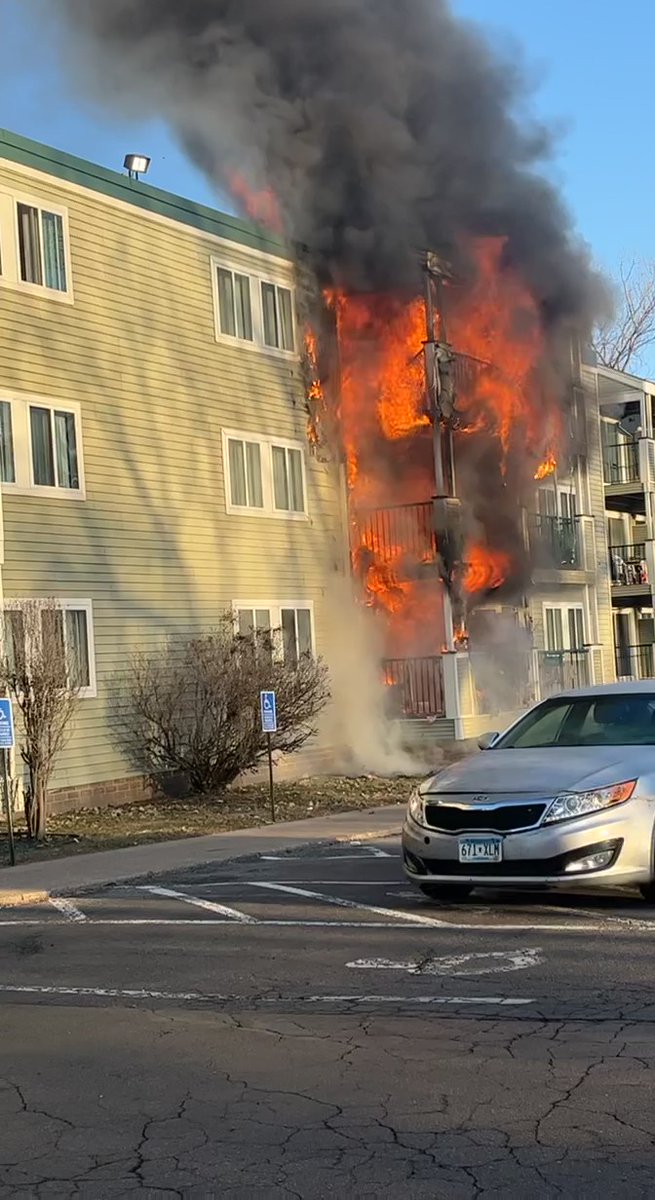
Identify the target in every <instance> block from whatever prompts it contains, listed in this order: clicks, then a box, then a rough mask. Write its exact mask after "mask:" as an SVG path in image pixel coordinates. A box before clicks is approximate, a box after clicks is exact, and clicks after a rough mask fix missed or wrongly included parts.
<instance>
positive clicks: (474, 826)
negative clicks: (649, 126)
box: [425, 802, 547, 833]
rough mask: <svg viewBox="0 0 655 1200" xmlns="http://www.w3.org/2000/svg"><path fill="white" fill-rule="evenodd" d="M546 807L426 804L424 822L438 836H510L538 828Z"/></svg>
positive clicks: (542, 804)
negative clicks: (451, 834)
mask: <svg viewBox="0 0 655 1200" xmlns="http://www.w3.org/2000/svg"><path fill="white" fill-rule="evenodd" d="M546 808H547V805H546V804H544V803H543V802H542V803H540V804H505V805H499V807H498V808H473V807H471V808H461V807H459V806H458V805H454V804H426V806H425V820H426V824H427V825H428V826H429V827H430V829H437V830H439V832H440V833H477V832H478V831H482V830H484V832H485V833H513V832H514V831H516V830H518V829H531V828H532V827H533V826H534V825H538V824H539V821H540V820H541V818H542V816H543V814H544V813H545V811H546Z"/></svg>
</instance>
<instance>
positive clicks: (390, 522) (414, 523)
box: [356, 500, 437, 563]
mask: <svg viewBox="0 0 655 1200" xmlns="http://www.w3.org/2000/svg"><path fill="white" fill-rule="evenodd" d="M432 516H433V514H432V503H431V501H429V500H428V501H426V502H424V503H422V504H399V505H396V506H395V507H394V508H372V509H368V510H367V509H364V510H363V511H360V512H359V513H358V514H357V517H356V529H357V536H358V539H359V544H360V545H363V546H368V548H369V549H370V550H371V551H372V552H373V553H374V554H375V556H376V558H377V560H378V561H379V562H396V561H397V560H398V558H399V557H407V558H408V559H411V560H413V561H415V562H422V563H433V562H435V561H436V557H437V544H436V539H435V535H434V530H433V527H432Z"/></svg>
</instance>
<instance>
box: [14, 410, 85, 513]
mask: <svg viewBox="0 0 655 1200" xmlns="http://www.w3.org/2000/svg"><path fill="white" fill-rule="evenodd" d="M0 482H1V483H3V484H5V485H6V486H7V488H8V489H9V488H10V487H11V488H12V489H13V488H15V490H16V491H19V492H28V491H34V490H41V489H42V488H47V489H48V490H52V492H53V493H55V494H56V495H58V496H62V497H63V496H68V497H70V498H72V499H79V498H80V496H81V494H82V492H83V480H82V462H81V436H80V411H79V408H78V407H77V406H71V407H70V408H63V407H61V408H60V407H57V406H55V405H53V404H50V403H49V402H48V401H45V402H43V401H42V400H40V399H37V398H36V397H27V398H24V399H20V398H18V397H14V396H12V397H11V398H9V397H7V398H6V399H0Z"/></svg>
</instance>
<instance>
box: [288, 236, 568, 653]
mask: <svg viewBox="0 0 655 1200" xmlns="http://www.w3.org/2000/svg"><path fill="white" fill-rule="evenodd" d="M504 250H505V246H504V242H503V240H502V239H487V240H484V241H481V242H478V243H476V244H475V245H474V246H473V247H472V254H473V257H474V259H475V262H476V264H477V270H476V274H475V278H474V280H473V282H472V283H469V284H468V285H467V286H463V287H461V288H459V287H457V286H453V287H452V288H449V302H450V303H449V306H448V307H449V317H448V323H447V324H448V328H447V335H448V339H449V342H450V343H451V345H452V346H453V348H454V350H455V353H456V355H457V356H458V359H457V376H456V377H457V396H458V410H459V415H460V428H461V431H462V434H463V433H467V434H468V435H472V436H474V435H475V434H476V433H477V434H479V435H482V434H483V435H484V436H485V437H486V438H487V439H489V438H491V439H495V440H496V441H497V443H498V451H499V460H500V462H501V464H502V465H501V469H502V470H504V469H505V464H506V462H507V459H508V456H509V454H510V452H511V451H512V450H513V449H514V448H520V450H521V453H522V454H523V455H524V456H525V459H526V461H527V462H528V463H529V462H530V460H531V461H532V463H534V464H535V465H534V466H532V467H530V466H528V476H527V477H528V478H529V477H530V475H531V474H532V473H535V478H545V476H546V475H548V474H549V473H551V472H552V471H554V470H555V467H556V455H555V449H554V447H555V445H556V442H557V435H558V432H559V426H558V424H557V420H556V419H555V420H554V419H553V413H554V412H555V410H556V406H553V405H549V404H548V403H547V398H545V397H544V396H543V395H542V393H541V391H540V385H539V383H538V379H537V371H536V368H537V366H538V364H539V361H540V359H541V356H542V354H543V350H544V346H543V337H542V331H541V323H540V318H539V310H538V306H537V303H536V301H535V300H534V299H533V297H532V296H531V294H530V292H529V290H528V289H527V288H526V287H525V285H524V284H523V282H522V280H521V279H520V278H519V277H518V276H517V275H516V274H515V273H514V272H512V271H511V270H509V269H508V268H507V266H506V264H505V263H504V261H503V255H504ZM329 299H330V303H331V304H332V306H333V308H334V311H335V314H336V322H337V328H338V334H339V348H340V356H341V399H340V411H339V420H340V428H341V435H342V439H343V444H344V447H345V452H346V457H347V465H348V488H349V502H350V509H351V517H352V538H353V566H354V569H355V572H356V574H357V575H358V576H359V578H360V580H361V582H362V587H363V595H364V598H365V602H366V603H367V604H368V605H369V606H370V607H371V608H372V609H373V610H374V611H375V612H377V613H378V615H379V617H380V619H382V620H383V621H384V622H385V625H386V629H387V647H388V651H389V653H390V654H405V655H407V654H410V653H411V654H418V653H422V654H433V653H436V652H438V650H439V648H440V647H441V644H442V638H443V634H441V635H440V634H439V632H438V630H439V629H443V611H442V605H443V587H444V585H443V583H442V581H441V579H440V578H439V576H438V574H437V573H436V571H435V569H434V566H430V564H434V561H435V555H434V553H427V554H426V552H425V544H424V542H421V538H420V537H413V538H412V537H409V539H408V540H407V544H404V542H403V541H402V540H401V539H399V537H398V530H399V529H403V528H405V529H407V528H410V527H411V522H412V521H414V520H416V521H420V522H425V521H426V520H427V521H428V522H429V523H430V526H431V521H432V499H433V497H434V495H435V467H434V452H435V447H434V441H433V431H432V425H431V420H432V419H431V416H430V413H429V408H428V397H427V394H426V376H425V362H424V347H425V343H426V340H428V331H427V319H426V316H427V314H426V306H425V303H424V301H423V300H421V299H419V298H411V297H403V296H391V295H357V296H346V295H342V294H333V295H332V296H331V297H330V298H329ZM314 352H315V348H314ZM310 395H311V393H310ZM546 417H547V418H548V419H546ZM546 438H547V441H546ZM537 464H539V465H537ZM372 509H374V510H376V513H377V524H376V525H375V528H376V529H377V530H379V531H382V532H379V533H378V534H373V533H372V532H371V525H370V523H369V524H368V525H367V522H366V521H365V520H359V519H358V518H359V515H360V514H361V513H363V512H364V510H365V511H366V513H370V511H371V510H372ZM400 509H402V513H400V515H399V511H400ZM401 517H402V521H401ZM402 522H405V524H404V525H403V524H402ZM407 522H409V523H410V524H409V525H408V524H407ZM486 530H487V541H485V539H484V538H481V537H478V538H476V539H475V540H474V541H473V542H472V543H471V544H470V545H468V546H466V548H465V551H464V560H465V562H464V573H463V579H462V582H463V586H464V590H465V592H466V593H468V594H469V595H470V596H471V597H479V596H482V595H485V594H488V593H489V592H492V591H494V590H495V589H497V588H499V587H501V586H502V585H503V584H504V583H506V582H507V581H508V580H509V579H511V577H512V571H513V562H512V557H511V554H510V553H509V552H508V551H507V550H506V549H501V548H499V547H498V546H496V545H494V544H493V541H494V538H493V524H492V523H491V522H486ZM487 542H488V544H487ZM430 571H431V574H430ZM457 633H458V636H457V637H456V638H455V639H454V640H453V644H452V646H451V648H453V647H454V648H459V649H461V648H463V647H464V646H466V645H467V644H468V642H467V635H466V631H465V629H464V628H463V627H461V628H458V631H457Z"/></svg>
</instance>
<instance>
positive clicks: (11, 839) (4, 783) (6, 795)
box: [2, 750, 16, 867]
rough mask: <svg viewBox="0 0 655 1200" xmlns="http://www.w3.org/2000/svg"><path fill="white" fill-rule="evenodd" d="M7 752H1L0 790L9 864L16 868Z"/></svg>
mask: <svg viewBox="0 0 655 1200" xmlns="http://www.w3.org/2000/svg"><path fill="white" fill-rule="evenodd" d="M7 753H8V752H7V751H6V750H3V751H2V788H3V792H4V798H5V804H6V806H7V835H8V837H9V862H10V865H11V866H12V867H15V866H16V846H15V844H14V814H13V813H12V811H11V796H10V793H9V771H8V769H7Z"/></svg>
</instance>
